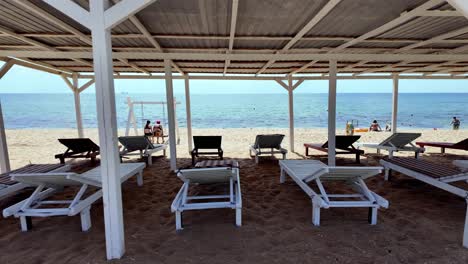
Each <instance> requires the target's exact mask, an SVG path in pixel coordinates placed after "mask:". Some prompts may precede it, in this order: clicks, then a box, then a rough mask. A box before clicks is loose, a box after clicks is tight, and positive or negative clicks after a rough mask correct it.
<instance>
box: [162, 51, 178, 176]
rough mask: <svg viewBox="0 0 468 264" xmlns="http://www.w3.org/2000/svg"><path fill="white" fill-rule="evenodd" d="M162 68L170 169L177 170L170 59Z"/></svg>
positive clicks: (165, 61)
mask: <svg viewBox="0 0 468 264" xmlns="http://www.w3.org/2000/svg"><path fill="white" fill-rule="evenodd" d="M164 70H165V73H166V101H167V116H168V118H169V133H168V135H169V148H170V153H171V170H173V171H175V170H177V149H176V145H177V144H176V143H177V142H176V133H175V129H176V127H175V114H174V89H173V86H172V85H173V84H172V66H171V61H170V60H164Z"/></svg>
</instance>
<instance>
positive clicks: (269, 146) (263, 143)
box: [249, 134, 288, 163]
mask: <svg viewBox="0 0 468 264" xmlns="http://www.w3.org/2000/svg"><path fill="white" fill-rule="evenodd" d="M283 139H284V135H282V134H270V135H257V136H256V137H255V143H254V144H253V145H251V146H250V147H249V156H251V157H252V153H253V154H254V156H255V163H258V162H259V157H260V156H261V155H270V156H273V155H275V154H281V155H283V159H286V154H287V153H288V150H286V149H285V148H282V147H281V143H282V142H283Z"/></svg>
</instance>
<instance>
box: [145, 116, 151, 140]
mask: <svg viewBox="0 0 468 264" xmlns="http://www.w3.org/2000/svg"><path fill="white" fill-rule="evenodd" d="M143 133H145V136H147V137H151V139H152V137H153V130H152V129H151V121H149V120H147V121H146V125H145V128H144V129H143Z"/></svg>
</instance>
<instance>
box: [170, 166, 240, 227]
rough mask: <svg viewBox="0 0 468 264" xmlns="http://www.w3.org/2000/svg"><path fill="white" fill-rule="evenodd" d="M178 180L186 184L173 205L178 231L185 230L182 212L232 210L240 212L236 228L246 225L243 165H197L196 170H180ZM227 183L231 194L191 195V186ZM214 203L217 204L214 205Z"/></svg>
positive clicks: (172, 209)
mask: <svg viewBox="0 0 468 264" xmlns="http://www.w3.org/2000/svg"><path fill="white" fill-rule="evenodd" d="M177 176H178V177H179V178H180V179H181V180H182V181H183V182H184V184H183V185H182V188H181V189H180V191H179V192H178V193H177V195H176V197H175V199H174V201H173V202H172V205H171V211H172V212H174V213H175V214H176V230H181V229H183V228H182V212H183V211H186V210H203V209H217V208H231V209H235V210H236V226H241V225H242V194H241V188H240V178H239V164H238V162H237V161H235V160H216V161H211V160H206V161H201V162H197V164H196V165H195V168H194V169H182V170H179V172H178V173H177ZM219 183H225V184H227V185H228V186H229V188H228V190H229V193H227V194H222V195H191V194H190V193H189V192H190V186H191V185H199V184H219ZM210 200H213V201H210Z"/></svg>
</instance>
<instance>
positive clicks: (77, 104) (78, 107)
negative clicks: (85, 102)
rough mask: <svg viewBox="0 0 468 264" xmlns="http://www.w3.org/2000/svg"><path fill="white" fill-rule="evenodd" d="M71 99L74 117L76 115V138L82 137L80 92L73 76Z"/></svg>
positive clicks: (76, 79) (75, 77) (76, 80)
mask: <svg viewBox="0 0 468 264" xmlns="http://www.w3.org/2000/svg"><path fill="white" fill-rule="evenodd" d="M73 87H74V88H73V97H74V98H75V115H76V128H77V130H78V137H79V138H83V137H84V131H83V118H82V115H81V100H80V90H79V88H78V76H76V75H73Z"/></svg>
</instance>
